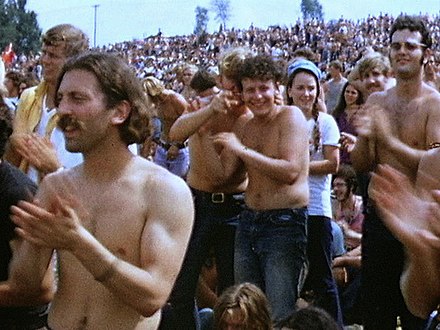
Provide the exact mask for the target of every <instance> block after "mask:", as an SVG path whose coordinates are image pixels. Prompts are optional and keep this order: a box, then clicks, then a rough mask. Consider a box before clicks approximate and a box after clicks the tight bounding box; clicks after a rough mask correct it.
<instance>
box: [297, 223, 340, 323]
mask: <svg viewBox="0 0 440 330" xmlns="http://www.w3.org/2000/svg"><path fill="white" fill-rule="evenodd" d="M307 228H308V244H307V257H308V260H309V273H308V275H307V279H306V284H305V286H306V287H307V288H308V289H312V290H313V291H314V293H315V294H316V295H317V301H316V304H317V305H318V306H319V307H321V308H323V309H325V310H326V311H327V312H328V313H329V314H330V315H331V316H333V318H334V319H335V321H336V322H337V323H338V325H339V326H340V327H341V328H342V326H343V320H342V311H341V305H340V302H339V294H338V288H337V285H336V282H335V279H334V278H333V273H332V256H331V245H332V241H333V235H332V225H331V220H330V219H329V218H327V217H324V216H316V215H313V216H312V215H311V216H309V221H308V226H307Z"/></svg>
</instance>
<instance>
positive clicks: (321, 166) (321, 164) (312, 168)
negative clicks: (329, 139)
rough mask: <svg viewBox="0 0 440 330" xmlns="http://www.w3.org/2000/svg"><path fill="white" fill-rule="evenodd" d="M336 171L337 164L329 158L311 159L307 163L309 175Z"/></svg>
mask: <svg viewBox="0 0 440 330" xmlns="http://www.w3.org/2000/svg"><path fill="white" fill-rule="evenodd" d="M337 171H338V164H337V163H335V162H332V161H330V160H326V159H324V160H313V161H311V162H310V164H309V174H310V175H327V174H334V173H336V172H337Z"/></svg>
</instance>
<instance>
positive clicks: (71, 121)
mask: <svg viewBox="0 0 440 330" xmlns="http://www.w3.org/2000/svg"><path fill="white" fill-rule="evenodd" d="M57 126H58V128H59V129H61V130H62V131H64V130H65V129H66V128H67V127H69V126H70V127H72V128H74V129H82V128H84V123H83V122H81V121H79V120H76V119H75V118H73V117H70V116H62V117H60V118H59V120H58V123H57Z"/></svg>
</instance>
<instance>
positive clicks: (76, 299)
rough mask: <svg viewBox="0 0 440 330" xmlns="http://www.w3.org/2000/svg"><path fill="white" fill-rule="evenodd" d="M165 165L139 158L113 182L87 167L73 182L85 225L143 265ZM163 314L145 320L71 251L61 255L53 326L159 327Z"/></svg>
mask: <svg viewBox="0 0 440 330" xmlns="http://www.w3.org/2000/svg"><path fill="white" fill-rule="evenodd" d="M161 171H163V170H162V169H158V168H157V167H156V166H155V165H153V164H151V163H150V162H147V161H145V160H140V159H139V158H135V159H134V160H133V161H132V162H131V163H130V165H129V166H127V168H125V169H124V171H123V173H121V175H120V176H119V177H117V178H114V179H113V180H111V182H108V181H105V182H93V181H91V180H86V179H85V178H84V177H83V175H82V173H81V168H80V167H79V168H75V169H74V170H72V171H71V172H70V177H71V179H72V184H74V186H75V187H76V189H78V190H77V191H78V192H80V200H81V202H82V203H83V206H84V208H85V209H86V210H88V216H87V217H85V220H84V221H83V226H84V227H85V228H86V229H87V230H88V231H89V232H90V233H92V234H93V235H94V236H95V237H96V238H97V239H98V240H99V241H100V242H101V243H102V244H103V245H104V246H105V247H106V248H108V249H109V250H110V251H111V252H112V253H113V254H114V255H115V256H117V257H118V258H120V259H121V260H124V261H126V262H128V263H131V264H133V265H136V266H139V267H140V259H141V255H140V254H141V251H140V245H141V244H140V242H141V234H142V232H143V228H144V226H145V223H146V214H147V212H148V206H149V203H148V200H149V196H148V189H146V186H148V185H150V184H155V181H156V180H158V178H159V176H160V172H161ZM159 319H160V312H157V313H156V314H155V315H153V316H152V317H150V318H145V317H143V316H142V315H140V314H139V313H138V312H136V311H135V310H134V309H132V308H130V307H129V306H127V305H126V304H124V303H123V302H122V301H120V300H119V299H117V298H116V297H115V296H113V295H112V293H111V292H110V291H109V290H108V289H107V288H106V287H105V286H104V285H103V284H101V283H100V282H98V281H96V280H95V279H94V278H93V276H92V275H91V274H90V273H89V272H88V271H87V270H86V269H85V268H84V267H83V266H82V264H81V263H80V262H79V261H78V260H77V259H76V258H75V257H74V256H73V255H72V254H71V253H69V252H66V251H60V253H59V283H58V291H57V294H56V296H55V299H54V301H53V303H52V307H51V311H50V315H49V325H50V326H51V328H52V329H55V330H59V329H60V330H61V329H93V330H95V329H124V330H125V329H156V327H157V325H158V322H159Z"/></svg>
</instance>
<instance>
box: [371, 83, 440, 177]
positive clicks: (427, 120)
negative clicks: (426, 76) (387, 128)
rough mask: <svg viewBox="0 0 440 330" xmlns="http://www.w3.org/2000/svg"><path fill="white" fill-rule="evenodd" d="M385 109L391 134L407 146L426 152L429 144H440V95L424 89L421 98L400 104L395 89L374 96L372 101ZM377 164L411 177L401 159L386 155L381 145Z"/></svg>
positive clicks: (377, 152)
mask: <svg viewBox="0 0 440 330" xmlns="http://www.w3.org/2000/svg"><path fill="white" fill-rule="evenodd" d="M371 103H373V104H374V103H375V104H378V105H380V106H381V107H382V108H384V109H385V114H386V115H387V117H388V119H389V122H390V124H391V128H392V130H393V134H394V135H395V136H396V137H398V138H399V139H400V140H401V141H402V142H403V143H405V144H407V145H408V146H410V147H412V148H414V149H419V150H427V149H428V148H429V144H431V143H433V142H439V141H440V128H439V127H440V126H439V125H440V121H439V120H440V108H439V106H440V95H439V94H438V93H437V92H435V91H434V90H433V89H431V88H429V87H427V86H426V85H424V87H422V89H421V92H420V95H419V96H417V97H415V98H413V99H411V100H402V99H401V98H399V97H398V96H397V95H396V90H395V88H393V89H391V90H389V91H387V92H386V93H382V94H380V95H375V96H373V101H372V102H371ZM375 152H376V163H383V164H389V165H391V166H393V167H395V168H397V169H399V170H400V171H402V172H404V173H405V174H407V175H409V176H410V177H412V178H414V177H415V173H409V170H408V168H407V167H405V166H404V164H402V159H398V158H396V156H394V155H393V154H391V153H389V152H387V150H385V149H384V148H382V147H381V145H380V144H378V145H376V146H375Z"/></svg>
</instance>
